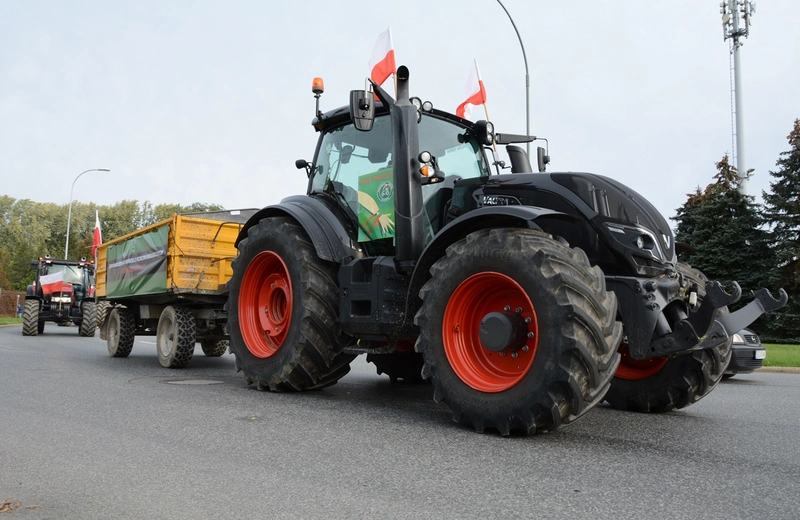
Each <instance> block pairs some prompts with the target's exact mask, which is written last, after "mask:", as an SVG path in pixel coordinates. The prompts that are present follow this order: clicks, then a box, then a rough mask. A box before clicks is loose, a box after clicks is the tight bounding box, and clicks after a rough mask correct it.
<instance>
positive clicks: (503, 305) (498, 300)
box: [442, 272, 539, 393]
mask: <svg viewBox="0 0 800 520" xmlns="http://www.w3.org/2000/svg"><path fill="white" fill-rule="evenodd" d="M518 309H519V311H518V312H519V313H520V314H521V315H522V317H523V318H526V319H528V318H530V322H529V323H528V332H529V333H533V335H532V337H531V334H529V335H528V336H529V337H528V340H527V341H526V342H525V345H524V346H523V347H522V348H521V349H519V350H517V351H516V352H514V353H511V352H503V353H501V352H492V351H491V350H488V349H487V348H485V347H484V346H483V344H482V343H481V340H480V324H481V320H482V319H483V317H484V316H486V315H487V314H489V313H490V312H508V311H509V310H510V311H511V312H517V310H518ZM442 341H443V343H444V352H445V355H446V356H447V360H448V361H449V362H450V366H451V367H452V368H453V371H455V373H456V375H457V376H458V377H459V379H461V381H463V382H464V383H465V384H466V385H468V386H469V387H471V388H473V389H475V390H478V391H480V392H491V393H495V392H502V391H504V390H508V389H509V388H513V387H514V386H515V385H516V384H517V383H519V382H520V381H521V380H522V379H523V378H524V377H525V375H526V374H527V373H528V371H529V370H530V368H531V366H532V365H533V360H534V358H535V357H536V346H537V344H538V341H539V327H538V322H537V320H536V312H535V310H534V307H533V303H531V300H530V298H528V295H527V293H526V292H525V291H524V290H523V289H522V287H520V285H519V284H518V283H517V282H515V281H514V280H513V279H511V278H509V277H508V276H506V275H504V274H500V273H495V272H483V273H478V274H474V275H472V276H470V277H469V278H467V279H466V280H464V281H463V282H461V284H460V285H459V286H458V287H457V288H456V290H455V291H453V294H452V296H451V297H450V301H449V302H447V308H446V309H445V311H444V320H443V323H442ZM526 347H527V348H526ZM502 354H505V355H502ZM514 354H516V357H514Z"/></svg>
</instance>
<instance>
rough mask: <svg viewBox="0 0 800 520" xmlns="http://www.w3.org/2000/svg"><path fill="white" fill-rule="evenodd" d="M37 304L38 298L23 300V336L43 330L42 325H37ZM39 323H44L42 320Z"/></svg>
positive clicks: (38, 303)
mask: <svg viewBox="0 0 800 520" xmlns="http://www.w3.org/2000/svg"><path fill="white" fill-rule="evenodd" d="M39 305H40V302H39V300H25V306H24V307H23V311H22V335H23V336H36V335H37V334H39V333H40V332H42V330H44V325H42V326H41V327H40V326H39V323H40V322H39ZM41 323H42V324H44V322H41ZM40 329H41V330H40Z"/></svg>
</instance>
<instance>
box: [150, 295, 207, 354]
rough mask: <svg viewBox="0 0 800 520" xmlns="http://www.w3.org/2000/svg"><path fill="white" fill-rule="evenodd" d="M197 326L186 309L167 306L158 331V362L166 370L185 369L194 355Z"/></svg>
mask: <svg viewBox="0 0 800 520" xmlns="http://www.w3.org/2000/svg"><path fill="white" fill-rule="evenodd" d="M196 342H197V324H196V323H195V321H194V316H193V315H192V312H191V311H190V310H189V309H187V308H185V307H176V306H172V305H167V306H166V307H164V310H163V311H162V312H161V317H160V318H159V319H158V328H157V329H156V349H157V350H158V362H159V363H161V366H162V367H164V368H183V367H185V366H186V365H188V364H189V362H190V361H191V360H192V356H193V355H194V345H195V343H196Z"/></svg>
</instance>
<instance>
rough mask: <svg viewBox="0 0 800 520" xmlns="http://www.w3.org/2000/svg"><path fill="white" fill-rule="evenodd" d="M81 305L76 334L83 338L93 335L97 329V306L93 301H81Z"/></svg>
mask: <svg viewBox="0 0 800 520" xmlns="http://www.w3.org/2000/svg"><path fill="white" fill-rule="evenodd" d="M82 307H83V308H82V309H81V324H80V325H78V335H79V336H82V337H84V338H91V337H94V333H95V331H96V330H97V308H96V307H95V304H94V302H83V306H82Z"/></svg>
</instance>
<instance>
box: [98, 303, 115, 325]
mask: <svg viewBox="0 0 800 520" xmlns="http://www.w3.org/2000/svg"><path fill="white" fill-rule="evenodd" d="M109 307H111V304H110V303H108V302H107V301H105V300H100V301H98V302H97V304H96V306H95V309H97V311H96V314H97V326H98V327H102V326H103V322H105V321H106V316H107V315H108V309H109Z"/></svg>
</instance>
